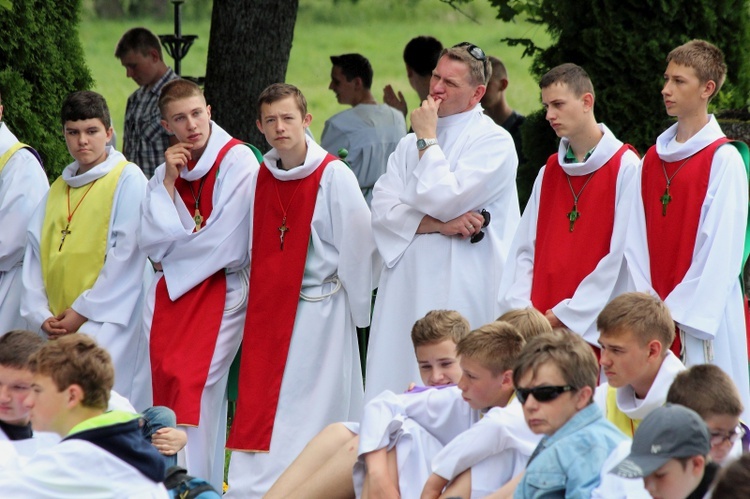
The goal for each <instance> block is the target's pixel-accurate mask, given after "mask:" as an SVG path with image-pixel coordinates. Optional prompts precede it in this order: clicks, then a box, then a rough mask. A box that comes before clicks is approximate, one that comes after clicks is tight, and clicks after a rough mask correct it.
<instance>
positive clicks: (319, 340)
mask: <svg viewBox="0 0 750 499" xmlns="http://www.w3.org/2000/svg"><path fill="white" fill-rule="evenodd" d="M258 116H259V117H260V119H259V120H258V122H257V125H258V128H259V129H260V130H261V131H262V132H263V134H264V135H265V137H266V140H267V141H268V143H269V144H270V145H271V146H272V147H273V148H272V149H271V150H270V151H269V152H268V153H266V155H265V156H264V158H263V164H262V165H261V168H260V170H259V171H258V173H257V175H256V176H254V181H253V189H252V193H251V199H252V200H253V205H252V208H251V212H250V217H251V218H250V221H251V229H250V234H251V241H250V254H251V263H250V285H249V289H250V291H249V301H248V305H247V319H246V322H245V333H244V336H243V342H242V363H241V366H240V385H239V386H240V388H239V394H238V399H237V411H236V413H235V417H234V420H233V423H232V429H231V432H230V435H229V440H228V441H227V447H228V448H230V449H231V450H232V457H231V464H230V467H229V491H228V492H227V496H226V497H241V498H245V497H260V496H262V495H263V494H265V493H266V492H267V491H268V489H269V488H270V487H271V485H273V483H274V482H275V481H276V479H277V478H278V477H279V476H280V475H281V473H282V472H283V471H284V469H286V467H287V466H289V465H290V464H291V463H292V461H293V460H294V459H295V458H296V457H297V455H298V454H299V453H300V452H301V451H302V449H303V447H304V446H305V444H306V443H307V442H308V441H309V440H310V439H312V438H313V437H314V436H315V435H316V434H317V433H318V432H319V431H320V430H322V429H323V428H325V427H326V426H327V425H329V424H332V423H335V422H337V421H352V420H357V419H359V416H360V414H361V411H362V397H363V390H362V371H361V367H360V361H359V352H358V345H357V336H356V326H359V327H364V326H367V324H369V321H370V302H371V297H372V289H373V287H374V284H373V283H374V275H373V274H374V272H373V269H375V268H377V266H379V263H378V262H377V257H376V251H375V244H374V241H373V239H372V229H371V227H370V211H369V209H368V208H367V203H365V200H364V198H363V197H362V193H361V192H360V190H359V187H358V184H357V179H356V177H355V176H354V174H353V173H352V172H351V170H350V169H349V168H348V167H347V166H346V165H345V164H344V163H343V162H341V161H340V160H338V158H336V157H335V156H332V155H330V154H328V153H326V151H325V150H324V149H323V148H321V147H320V146H318V145H317V144H316V143H315V142H314V141H312V139H310V138H309V137H307V136H306V134H305V130H306V128H307V127H308V126H309V124H310V121H311V120H312V116H311V115H310V114H308V113H307V102H306V101H305V98H304V96H303V95H302V93H301V92H300V91H299V89H297V88H296V87H294V86H292V85H287V84H283V83H276V84H273V85H271V86H269V87H267V88H266V89H265V90H264V91H263V92H262V93H261V95H260V96H259V97H258ZM269 276H270V277H272V278H269Z"/></svg>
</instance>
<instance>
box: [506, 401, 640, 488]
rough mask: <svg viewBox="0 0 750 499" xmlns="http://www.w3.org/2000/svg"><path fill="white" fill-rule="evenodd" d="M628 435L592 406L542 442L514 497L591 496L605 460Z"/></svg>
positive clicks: (530, 461) (597, 408)
mask: <svg viewBox="0 0 750 499" xmlns="http://www.w3.org/2000/svg"><path fill="white" fill-rule="evenodd" d="M625 438H626V437H625V436H624V435H623V434H622V432H620V430H618V429H617V428H616V427H615V426H614V425H613V424H612V423H610V422H609V421H607V420H606V419H605V418H604V416H603V415H602V412H601V410H600V409H599V407H597V406H596V405H595V404H591V405H589V406H588V407H586V408H585V409H583V410H581V411H579V412H578V413H577V414H576V415H575V416H573V417H572V418H570V420H568V422H567V423H565V424H564V425H563V426H562V428H560V429H559V430H557V431H556V432H555V433H554V434H553V435H552V436H547V437H544V438H543V439H542V440H541V442H539V445H538V446H537V448H536V450H535V451H534V453H533V454H532V455H531V459H529V464H528V465H527V467H526V472H525V473H524V476H523V479H522V480H521V483H519V484H518V487H517V488H516V492H515V494H514V495H513V497H514V498H516V499H528V498H542V497H544V498H548V497H566V498H588V497H590V496H591V491H592V490H593V489H594V488H595V487H596V486H597V485H598V484H599V476H600V473H601V470H602V465H603V464H604V461H605V459H607V456H609V454H610V453H611V452H612V450H613V449H614V448H615V447H616V446H617V445H618V444H619V443H620V442H622V441H623V440H625Z"/></svg>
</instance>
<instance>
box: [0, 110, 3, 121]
mask: <svg viewBox="0 0 750 499" xmlns="http://www.w3.org/2000/svg"><path fill="white" fill-rule="evenodd" d="M0 121H3V106H0Z"/></svg>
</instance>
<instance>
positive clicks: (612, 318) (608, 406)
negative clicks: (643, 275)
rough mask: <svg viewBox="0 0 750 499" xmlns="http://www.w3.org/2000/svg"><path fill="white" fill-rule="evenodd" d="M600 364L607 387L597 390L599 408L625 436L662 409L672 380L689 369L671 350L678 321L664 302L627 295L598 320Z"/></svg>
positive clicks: (630, 435)
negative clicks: (675, 325)
mask: <svg viewBox="0 0 750 499" xmlns="http://www.w3.org/2000/svg"><path fill="white" fill-rule="evenodd" d="M596 324H597V327H598V328H599V331H600V335H599V345H601V357H600V359H599V363H600V364H601V366H602V369H603V370H604V375H605V376H606V377H607V383H604V384H602V385H601V386H599V388H597V390H596V396H595V399H596V403H597V404H598V405H599V407H600V408H601V409H602V411H603V412H604V415H605V416H606V418H607V419H608V420H609V421H611V422H612V423H613V424H614V425H615V426H616V427H617V428H619V429H620V431H622V432H623V433H624V434H625V435H626V436H628V437H631V438H632V436H633V434H634V433H635V430H636V428H638V425H639V424H640V421H641V420H642V419H643V418H644V417H646V415H648V413H649V412H651V411H653V410H654V409H656V408H657V407H660V406H662V405H664V402H665V400H666V398H667V390H669V385H671V384H672V380H673V379H674V377H675V376H676V375H677V373H679V372H680V371H683V370H684V369H685V366H683V365H682V362H680V361H679V359H678V358H677V357H676V356H675V355H674V354H673V353H672V352H671V351H670V350H669V346H670V345H671V344H672V341H673V340H674V322H673V321H672V317H671V316H670V314H669V310H668V309H667V307H666V305H665V304H664V302H662V301H661V300H660V299H659V298H657V297H654V296H651V295H647V294H645V293H625V294H623V295H620V296H618V297H617V298H615V299H614V300H612V301H611V302H610V303H609V304H608V305H607V306H606V307H604V310H602V313H601V314H599V318H598V319H597V321H596Z"/></svg>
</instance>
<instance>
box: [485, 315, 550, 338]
mask: <svg viewBox="0 0 750 499" xmlns="http://www.w3.org/2000/svg"><path fill="white" fill-rule="evenodd" d="M497 320H499V321H504V322H508V323H510V324H511V325H513V326H515V328H516V329H518V332H519V333H521V336H523V338H524V339H525V340H526V341H529V340H530V339H531V338H533V337H534V336H538V335H540V334H544V333H551V332H552V326H551V325H550V323H549V321H548V320H547V318H546V317H545V316H544V314H543V313H541V312H540V311H539V310H537V309H535V308H534V307H527V308H518V309H515V310H509V311H507V312H505V313H504V314H503V315H501V316H500V317H498V318H497Z"/></svg>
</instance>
